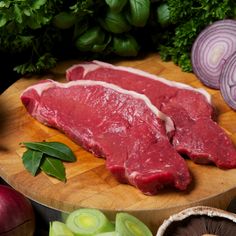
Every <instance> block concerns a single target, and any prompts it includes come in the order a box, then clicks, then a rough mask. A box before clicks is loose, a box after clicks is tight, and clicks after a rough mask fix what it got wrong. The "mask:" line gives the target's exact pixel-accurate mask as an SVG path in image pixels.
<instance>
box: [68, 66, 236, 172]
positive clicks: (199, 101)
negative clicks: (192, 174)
mask: <svg viewBox="0 0 236 236" xmlns="http://www.w3.org/2000/svg"><path fill="white" fill-rule="evenodd" d="M66 77H67V80H80V79H83V80H85V79H88V80H101V81H105V82H109V83H113V84H116V85H118V86H120V87H122V88H124V89H127V90H134V91H136V92H138V93H140V94H145V95H146V96H147V97H148V98H149V99H150V100H151V102H152V103H153V104H154V105H155V106H156V107H157V108H158V109H160V110H161V111H162V112H163V113H165V114H167V115H168V116H170V117H171V118H172V120H173V121H174V124H175V127H176V131H175V134H174V136H173V141H172V143H173V145H174V147H175V149H176V150H177V151H178V152H179V153H181V154H184V155H187V156H188V157H189V158H191V159H192V160H193V161H194V162H196V163H199V164H208V163H214V164H215V165H216V166H218V167H220V168H223V169H228V168H235V167H236V151H235V147H234V145H233V143H232V142H231V140H230V138H229V137H228V136H227V135H226V133H225V132H224V131H223V130H222V129H221V128H220V127H219V126H218V125H217V123H216V122H215V121H214V120H213V119H212V117H213V113H214V110H213V107H212V106H211V102H210V100H211V97H210V95H209V94H208V93H207V92H206V91H204V90H202V89H194V88H193V87H191V86H188V85H185V84H182V83H177V82H173V81H168V80H165V79H163V78H160V77H157V76H155V75H152V74H149V73H146V72H144V71H141V70H137V69H134V68H129V67H122V66H113V65H111V64H108V63H104V62H99V61H92V62H85V63H81V64H78V65H74V66H72V67H71V68H69V69H68V70H67V71H66ZM203 123H204V124H203Z"/></svg>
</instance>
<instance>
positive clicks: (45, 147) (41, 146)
mask: <svg viewBox="0 0 236 236" xmlns="http://www.w3.org/2000/svg"><path fill="white" fill-rule="evenodd" d="M23 144H24V145H25V146H26V147H27V148H30V149H33V150H36V151H41V152H43V153H44V154H47V155H49V156H52V157H55V158H58V159H61V160H63V161H69V162H74V161H76V157H75V155H74V153H73V152H72V150H71V149H70V148H69V147H68V146H67V145H65V144H64V143H60V142H23Z"/></svg>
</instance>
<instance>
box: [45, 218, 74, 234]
mask: <svg viewBox="0 0 236 236" xmlns="http://www.w3.org/2000/svg"><path fill="white" fill-rule="evenodd" d="M62 235H63V236H74V234H73V233H72V232H71V230H69V228H68V227H67V226H66V224H64V223H62V222H60V221H52V222H50V224H49V236H62Z"/></svg>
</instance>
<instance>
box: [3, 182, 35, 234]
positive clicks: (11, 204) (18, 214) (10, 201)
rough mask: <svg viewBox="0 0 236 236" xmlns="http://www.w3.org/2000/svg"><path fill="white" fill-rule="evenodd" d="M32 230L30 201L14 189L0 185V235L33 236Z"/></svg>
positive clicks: (32, 212) (32, 213) (32, 214)
mask: <svg viewBox="0 0 236 236" xmlns="http://www.w3.org/2000/svg"><path fill="white" fill-rule="evenodd" d="M34 230H35V217H34V211H33V207H32V205H31V203H30V201H29V200H28V199H27V198H26V197H24V196H23V195H22V194H21V193H19V192H17V191H16V190H14V189H12V188H10V187H8V186H5V185H0V236H33V234H34Z"/></svg>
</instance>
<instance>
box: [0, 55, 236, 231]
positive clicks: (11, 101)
mask: <svg viewBox="0 0 236 236" xmlns="http://www.w3.org/2000/svg"><path fill="white" fill-rule="evenodd" d="M76 62H77V61H69V62H64V63H60V64H58V66H57V67H56V68H55V69H54V70H52V71H51V73H50V75H49V77H50V78H53V79H55V80H61V81H65V70H66V69H67V68H68V67H69V66H71V65H73V64H75V63H76ZM113 63H114V64H117V65H123V66H132V67H135V68H138V69H142V70H145V71H147V72H150V73H153V74H156V75H159V76H162V77H165V78H166V79H169V80H175V81H178V82H183V83H187V84H190V85H192V86H194V87H203V88H205V89H206V90H207V91H208V92H209V93H210V94H212V98H213V104H214V106H215V107H216V110H217V114H218V115H217V121H218V123H219V125H220V126H221V127H222V128H224V129H225V130H226V132H227V133H228V134H229V135H230V137H231V138H232V140H233V142H234V143H236V113H235V112H234V111H232V110H231V109H230V108H229V107H228V106H227V105H226V104H225V103H224V101H223V100H222V97H221V95H220V93H219V91H217V90H212V89H209V88H206V87H204V86H203V85H202V84H201V83H200V82H199V81H198V80H197V79H196V77H195V76H194V75H193V74H192V73H184V72H182V71H181V70H180V68H178V67H177V66H175V65H174V64H173V63H172V62H168V63H166V62H162V61H161V60H160V58H159V56H158V55H156V54H152V55H148V56H146V57H143V58H135V60H127V61H116V62H113ZM45 78H46V77H45V76H44V77H43V76H38V77H32V78H22V79H20V80H19V81H17V82H16V83H15V84H13V85H12V86H11V87H10V88H8V89H7V90H6V91H5V92H4V93H3V94H2V95H1V96H0V175H1V177H2V178H3V179H4V180H5V181H6V182H8V183H9V184H10V185H11V186H13V187H14V188H15V189H16V190H18V191H20V192H22V193H23V194H24V195H26V196H27V197H28V198H30V199H32V200H34V201H36V202H39V203H41V204H43V205H46V206H49V207H51V208H54V209H58V210H61V211H66V212H69V211H72V210H74V209H77V208H79V207H92V208H98V209H101V210H103V211H104V212H105V213H106V214H108V215H109V216H110V217H111V218H112V219H113V218H114V217H115V213H116V212H118V211H126V212H130V213H132V214H134V215H136V216H137V217H139V218H140V219H141V220H143V221H144V222H145V223H146V224H147V225H148V226H149V227H150V228H151V229H152V231H153V232H156V230H157V228H158V226H159V225H160V224H161V223H162V221H163V220H164V219H166V218H167V217H168V216H169V215H171V214H173V213H175V212H177V211H180V210H182V209H184V208H187V207H190V206H194V205H209V206H214V207H219V208H223V209H224V208H225V207H226V206H227V205H228V204H229V202H230V201H231V200H232V198H233V197H235V196H236V188H235V185H236V169H234V170H227V171H226V170H220V169H218V168H216V167H214V166H203V165H197V164H194V163H192V162H191V161H187V163H188V166H189V169H190V171H191V174H192V176H193V181H192V184H191V185H190V186H189V188H188V190H187V191H184V192H180V191H176V190H174V189H168V190H163V191H160V193H159V194H158V195H156V196H145V195H143V194H142V193H141V192H140V191H139V190H137V189H136V188H134V187H132V186H129V185H124V184H120V183H118V182H117V181H116V180H115V179H114V178H113V177H112V176H111V174H110V173H109V172H108V171H107V170H106V169H105V161H104V160H103V159H100V158H96V157H94V156H93V155H92V154H90V153H88V152H86V151H85V150H83V149H82V148H81V147H80V146H78V145H77V144H75V143H73V142H72V141H71V140H69V139H68V138H67V137H66V136H65V135H63V134H62V133H60V132H58V131H57V130H54V129H52V128H48V127H46V126H44V125H42V124H40V123H39V122H37V121H36V120H34V119H33V118H32V117H30V116H29V114H28V113H27V112H26V110H25V108H24V107H23V105H22V104H21V101H20V99H19V96H20V94H21V92H22V91H23V90H24V89H25V88H27V87H28V86H29V85H32V84H34V83H36V82H37V81H39V80H40V79H45ZM4 79H6V78H4ZM43 140H46V141H60V142H63V143H66V144H67V145H69V146H70V147H71V148H72V150H73V151H74V152H75V154H76V156H77V159H78V160H77V162H75V163H66V164H65V166H66V175H67V182H66V183H63V182H60V181H58V180H56V179H54V178H52V177H49V176H47V175H45V174H43V173H40V174H38V175H37V176H36V177H33V176H31V175H30V174H29V173H28V172H27V171H26V170H25V168H24V167H23V164H22V160H21V156H22V154H23V152H24V151H25V149H24V148H23V147H21V146H20V145H19V144H20V142H24V141H43Z"/></svg>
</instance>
